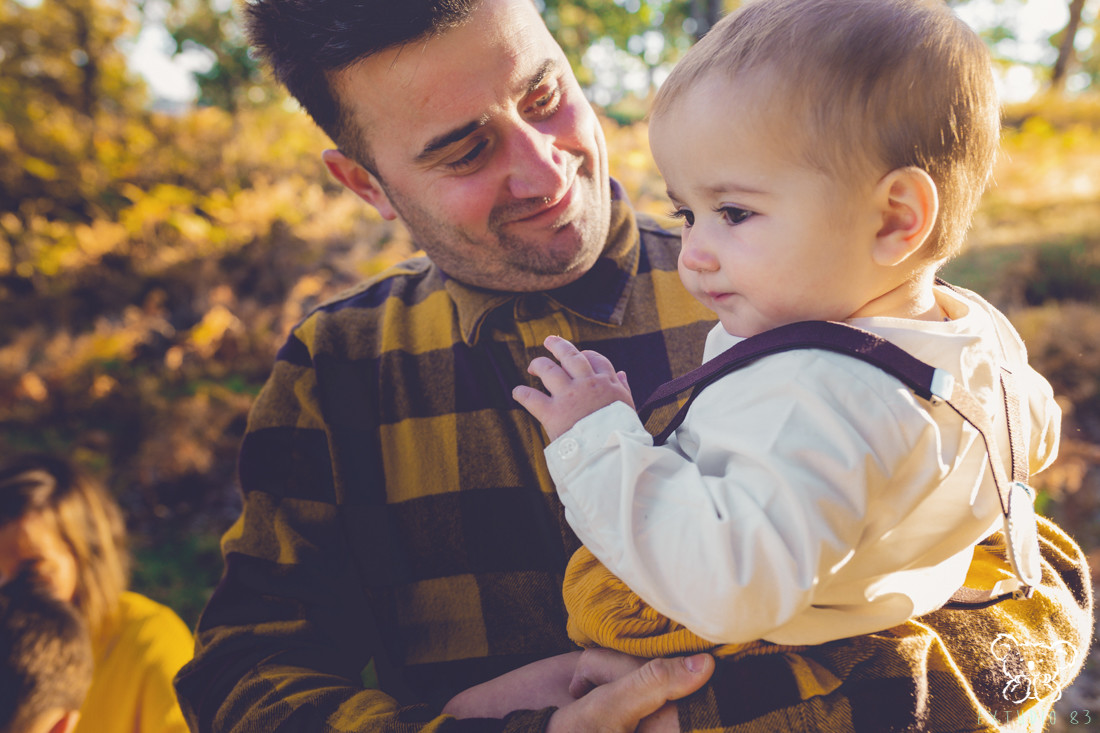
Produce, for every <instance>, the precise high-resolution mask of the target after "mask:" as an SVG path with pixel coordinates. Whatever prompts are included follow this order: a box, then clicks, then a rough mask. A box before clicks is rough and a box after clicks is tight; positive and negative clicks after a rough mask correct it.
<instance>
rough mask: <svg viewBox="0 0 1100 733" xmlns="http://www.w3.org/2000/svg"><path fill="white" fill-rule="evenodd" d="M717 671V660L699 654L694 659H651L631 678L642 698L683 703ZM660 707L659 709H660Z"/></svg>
mask: <svg viewBox="0 0 1100 733" xmlns="http://www.w3.org/2000/svg"><path fill="white" fill-rule="evenodd" d="M713 672H714V657H712V656H711V655H709V654H695V655H693V656H690V657H673V658H669V659H664V658H661V659H651V660H649V661H648V662H646V663H645V664H643V665H642V666H641V667H639V668H638V669H637V670H635V671H634V672H633V673H632V674H631V675H630V677H629V680H630V684H631V685H632V686H634V687H635V689H636V690H637V694H638V696H639V697H645V698H649V699H651V700H654V701H659V705H663V704H664V703H665V702H667V701H669V700H679V699H680V698H681V697H685V696H687V695H690V694H691V693H693V692H695V691H696V690H698V689H699V688H700V687H702V686H703V684H704V683H705V682H706V681H707V680H708V679H710V676H711V674H712V673H713ZM659 705H658V706H659Z"/></svg>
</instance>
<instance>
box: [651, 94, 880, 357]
mask: <svg viewBox="0 0 1100 733" xmlns="http://www.w3.org/2000/svg"><path fill="white" fill-rule="evenodd" d="M770 91H771V89H770V85H768V84H767V83H766V80H765V81H763V82H762V81H758V82H756V83H755V84H754V83H753V81H752V80H751V79H748V80H744V81H740V80H739V81H738V82H731V81H730V80H728V79H725V78H721V77H720V76H719V75H717V74H711V75H709V76H706V77H704V78H702V79H701V80H699V81H697V82H696V83H695V84H694V85H693V86H692V87H691V88H689V89H687V90H686V91H685V92H684V93H683V95H682V96H681V97H680V98H679V99H677V100H675V101H674V102H673V104H672V106H671V107H670V108H669V109H668V110H666V111H665V112H664V113H662V114H661V115H659V116H657V117H656V118H654V119H653V121H652V123H651V124H650V145H651V147H652V149H653V157H654V159H655V160H656V162H657V166H658V168H660V170H661V174H662V175H663V176H664V179H665V183H666V184H667V187H668V193H669V198H670V199H671V200H672V203H673V206H674V207H675V210H676V216H677V217H678V218H680V219H681V220H682V221H683V223H684V230H683V241H684V244H683V249H682V250H681V253H680V277H681V279H682V280H683V282H684V285H685V286H686V287H687V288H688V290H689V291H691V293H692V294H693V295H694V296H695V297H696V298H697V299H698V300H699V301H700V302H702V303H703V304H704V305H706V306H707V307H709V308H711V309H712V310H714V311H715V313H717V314H718V318H719V319H720V320H721V322H722V325H723V327H725V329H726V331H728V332H729V333H731V334H733V335H735V336H743V337H748V336H752V335H755V334H757V333H760V332H761V331H765V330H768V329H771V328H776V327H777V326H781V325H784V324H787V323H793V322H796V321H802V320H844V319H846V318H848V317H849V316H851V315H852V314H853V313H855V311H856V310H858V309H859V308H860V307H861V306H862V305H863V304H864V303H866V302H868V299H869V298H870V297H872V296H870V295H869V294H870V293H872V292H875V291H876V290H878V289H880V288H881V287H882V286H883V282H881V281H882V280H883V277H884V276H883V273H882V272H881V270H880V269H879V268H877V267H876V266H875V264H874V261H873V259H872V249H873V245H874V242H875V233H876V232H877V231H878V230H879V229H880V228H881V226H882V217H881V214H880V213H879V212H878V211H877V209H876V207H875V206H874V199H873V196H872V192H873V189H874V184H875V181H873V180H868V181H867V182H866V185H865V186H864V185H862V184H860V185H845V186H841V185H839V182H838V181H837V180H836V179H835V178H833V177H832V176H830V175H827V174H826V173H824V172H822V171H821V170H819V169H817V168H814V167H811V166H810V165H809V164H808V163H806V162H805V160H804V157H803V156H801V155H800V154H799V152H798V148H797V145H798V143H796V142H792V140H791V135H790V134H789V131H790V130H791V129H792V128H793V127H794V126H793V124H792V123H790V122H789V120H788V117H789V115H788V114H786V112H787V110H785V109H784V107H783V104H782V102H781V101H777V100H773V99H771V98H770V97H769V92H770ZM803 137H805V136H803Z"/></svg>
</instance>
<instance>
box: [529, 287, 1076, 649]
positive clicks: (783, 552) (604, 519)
mask: <svg viewBox="0 0 1100 733" xmlns="http://www.w3.org/2000/svg"><path fill="white" fill-rule="evenodd" d="M936 297H937V300H938V301H939V302H940V305H941V306H942V307H943V308H944V309H945V311H946V312H947V313H948V315H949V316H950V317H951V320H950V321H948V322H943V323H933V322H927V321H916V320H905V319H894V318H862V319H855V320H853V321H851V323H852V325H855V326H859V327H860V328H864V329H866V330H868V331H872V332H874V333H876V334H878V335H880V336H882V337H884V338H886V339H888V340H890V341H892V342H894V343H895V344H897V345H898V346H900V347H902V348H903V349H905V350H906V351H908V352H909V353H911V354H912V355H914V356H916V357H917V358H919V359H921V360H923V361H925V362H927V363H929V364H931V365H932V366H935V367H938V368H941V369H946V370H948V371H950V372H951V373H952V374H953V375H954V376H955V378H956V380H960V381H961V383H962V384H963V385H965V386H966V387H967V389H969V390H970V392H971V393H972V394H974V396H975V397H976V398H977V399H978V401H979V402H980V403H981V404H982V406H983V407H984V408H985V409H986V411H987V413H988V414H989V415H990V417H991V419H992V420H993V424H994V425H995V426H996V432H997V435H998V440H999V441H1000V445H1001V447H1002V448H1003V450H1002V455H1003V456H1004V457H1005V459H1006V460H1007V457H1008V455H1009V452H1008V436H1007V431H1006V430H1005V418H1004V402H1003V398H1002V395H1001V389H1000V381H999V372H998V369H999V365H1000V364H1002V363H1003V364H1005V365H1006V366H1007V367H1008V368H1009V369H1011V370H1012V371H1013V372H1014V373H1015V375H1016V384H1017V387H1018V388H1019V389H1020V391H1021V413H1022V415H1021V418H1022V425H1021V426H1020V427H1021V431H1022V434H1023V435H1024V436H1025V438H1026V440H1027V442H1028V448H1029V454H1030V455H1029V459H1030V468H1031V472H1032V473H1035V472H1037V471H1039V470H1041V469H1042V468H1044V467H1045V466H1046V465H1047V464H1048V463H1049V462H1050V461H1052V460H1053V458H1054V456H1055V454H1056V452H1057V444H1058V435H1059V427H1060V418H1061V412H1060V409H1059V407H1058V405H1057V403H1055V401H1054V398H1053V394H1052V390H1051V388H1050V385H1049V384H1048V383H1047V382H1046V380H1045V379H1043V378H1042V377H1041V376H1040V375H1038V374H1037V373H1036V372H1034V371H1033V370H1032V369H1031V368H1030V367H1028V365H1027V354H1026V351H1025V349H1024V345H1023V343H1022V342H1021V340H1020V338H1019V336H1018V335H1017V334H1016V332H1015V330H1014V329H1013V328H1012V326H1011V325H1010V324H1009V323H1008V320H1007V319H1006V318H1005V317H1004V316H1003V315H1002V314H1001V313H1000V312H998V311H997V310H996V309H995V308H993V307H992V306H991V305H989V304H988V303H987V302H986V301H984V300H982V299H981V298H980V297H978V296H977V295H975V294H973V293H969V292H965V291H964V292H961V293H960V292H953V291H950V290H948V289H946V288H937V293H936ZM738 340H739V339H737V338H735V337H733V336H730V335H729V334H727V333H726V332H725V331H724V330H722V328H721V326H720V325H719V326H717V327H715V329H714V330H713V331H712V332H711V333H710V335H709V336H708V338H707V344H706V350H705V354H704V360H706V359H710V358H713V357H714V356H715V355H717V354H719V353H721V352H722V351H724V350H725V349H727V348H728V347H729V346H731V345H733V344H734V343H736V342H737V341H738ZM546 457H547V462H548V464H549V466H550V472H551V475H552V476H553V478H554V481H555V483H556V484H557V488H558V492H559V495H560V496H561V500H562V502H563V503H564V505H565V508H566V518H567V519H568V521H569V523H570V525H571V526H572V527H573V529H574V531H575V532H576V533H577V535H578V536H579V537H580V539H581V540H582V541H583V542H584V543H585V544H586V545H587V546H588V548H589V549H590V550H591V551H592V553H593V554H594V555H595V556H596V557H597V558H598V559H599V560H600V561H601V562H603V563H604V565H606V566H607V568H608V569H609V570H611V572H613V573H614V574H615V575H617V576H618V577H619V578H621V579H622V580H623V581H624V582H625V583H626V584H627V585H628V586H630V588H631V589H633V590H634V592H636V593H637V594H638V595H639V596H641V597H642V598H643V599H644V600H645V601H647V602H648V603H649V604H650V605H651V606H653V607H654V608H655V609H656V610H658V611H660V612H661V613H663V614H665V615H666V616H668V617H669V618H672V619H674V620H676V621H678V622H680V623H682V624H683V625H684V626H686V627H687V628H688V629H690V630H691V631H693V632H695V633H696V634H697V635H699V636H701V637H703V638H705V639H708V640H710V641H714V642H717V643H736V642H745V641H751V640H754V639H765V640H768V641H772V642H775V643H779V644H818V643H822V642H825V641H830V640H833V639H839V638H844V637H849V636H856V635H860V634H865V633H870V632H873V631H879V630H882V629H886V628H890V627H892V626H895V625H897V624H899V623H901V622H903V621H905V620H906V619H908V618H911V617H913V616H917V615H920V614H922V613H926V612H928V611H931V610H933V609H935V608H938V607H939V606H941V605H942V604H943V603H944V602H945V601H946V600H947V599H948V598H949V597H950V596H951V595H952V593H954V592H955V590H957V589H958V587H959V586H960V585H962V583H963V579H964V576H965V575H966V570H967V567H968V566H969V564H970V560H971V557H972V555H973V547H974V545H975V544H976V543H977V542H979V541H980V540H981V539H982V538H983V537H985V536H986V535H988V534H989V533H990V532H991V531H993V530H994V529H997V528H999V527H1000V526H1001V512H1000V505H999V503H998V499H997V493H996V489H995V488H994V486H993V482H992V479H991V478H990V477H989V476H988V473H989V471H988V466H987V465H986V457H985V448H984V444H983V443H982V440H981V438H980V437H979V436H978V434H977V432H976V431H975V430H974V429H973V428H971V427H970V426H969V425H967V424H964V423H963V421H962V419H961V418H960V417H959V416H958V415H957V414H956V413H955V412H953V411H952V410H951V408H950V407H948V406H947V405H939V406H935V407H933V406H932V405H931V404H930V403H928V402H926V401H924V400H922V399H920V398H918V397H916V396H915V395H914V394H913V393H912V392H911V391H910V390H909V389H908V388H906V387H905V386H904V385H903V384H902V383H901V382H899V381H897V380H896V379H894V378H893V377H891V376H890V375H888V374H887V373H885V372H883V371H881V370H879V369H877V368H876V367H873V366H871V365H869V364H867V363H865V362H863V361H860V360H857V359H855V358H853V357H850V356H847V355H843V354H836V353H832V352H827V351H822V350H808V349H804V350H797V351H791V352H785V353H782V354H777V355H773V356H769V357H767V358H765V359H762V360H760V361H757V362H755V363H753V364H751V365H750V366H748V367H745V368H743V369H741V370H738V371H735V372H733V373H731V374H729V375H727V376H725V377H723V378H722V379H720V380H718V381H717V382H715V383H714V384H712V385H710V386H709V387H707V388H706V390H705V391H704V392H703V393H702V394H701V395H700V397H699V398H698V399H697V400H695V402H694V403H693V404H692V406H691V409H690V410H689V411H688V414H687V416H686V418H685V420H684V422H683V424H682V425H681V426H680V427H679V428H678V429H677V430H676V432H675V434H674V435H673V436H672V437H671V438H670V439H669V441H668V443H667V444H666V445H665V446H661V447H654V446H653V443H652V439H651V437H650V435H649V434H648V433H646V431H645V430H644V429H643V427H642V425H641V423H640V422H639V420H638V417H637V416H636V415H635V413H634V411H633V410H631V409H630V408H628V407H627V406H626V405H624V404H623V403H616V404H614V405H610V406H608V407H605V408H603V409H601V410H599V411H597V412H595V413H593V414H591V415H589V416H587V417H585V418H584V419H582V420H581V421H579V422H578V423H577V424H576V425H575V426H574V427H573V428H572V429H571V430H570V431H568V432H567V433H565V434H564V435H562V436H560V437H559V438H558V439H557V440H555V441H554V442H553V443H551V444H550V445H549V446H548V447H547V449H546ZM1007 469H1008V466H1007V465H1006V470H1007Z"/></svg>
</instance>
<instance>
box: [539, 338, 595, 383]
mask: <svg viewBox="0 0 1100 733" xmlns="http://www.w3.org/2000/svg"><path fill="white" fill-rule="evenodd" d="M542 343H543V345H544V346H545V347H546V348H547V350H548V351H549V352H550V353H551V354H553V355H554V356H555V357H556V358H557V360H558V361H559V362H561V366H562V369H564V370H565V371H566V373H567V374H569V376H571V377H587V376H589V375H591V374H592V373H593V370H592V365H591V364H589V362H588V357H586V356H585V355H584V354H582V353H581V352H580V351H578V350H577V347H576V346H574V345H573V344H572V343H571V342H569V341H567V340H565V339H563V338H562V337H561V336H547V337H546V340H545V341H543V342H542Z"/></svg>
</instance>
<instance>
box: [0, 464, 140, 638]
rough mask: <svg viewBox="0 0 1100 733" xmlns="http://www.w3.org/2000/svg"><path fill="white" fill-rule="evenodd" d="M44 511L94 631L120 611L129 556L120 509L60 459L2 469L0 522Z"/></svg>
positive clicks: (78, 601) (79, 605) (102, 490)
mask: <svg viewBox="0 0 1100 733" xmlns="http://www.w3.org/2000/svg"><path fill="white" fill-rule="evenodd" d="M35 513H41V515H42V516H43V517H45V518H47V519H48V520H49V522H50V523H51V524H52V525H53V526H54V527H55V528H56V530H57V533H58V535H59V536H60V537H61V539H62V540H63V541H64V543H65V545H66V546H67V547H68V549H69V551H70V552H72V555H73V558H74V559H75V561H76V571H77V581H76V593H75V594H74V596H73V605H74V606H75V607H76V608H77V610H78V611H80V613H81V614H82V615H83V616H84V619H85V620H86V621H87V622H88V626H89V628H90V629H91V631H92V634H93V635H97V634H99V633H100V631H101V630H102V629H103V627H104V624H105V622H106V621H107V620H108V619H109V618H110V617H111V616H112V615H114V613H115V612H116V611H117V609H118V602H119V598H120V597H121V596H122V592H123V591H124V590H126V586H127V584H128V581H129V571H130V558H129V554H128V552H127V549H126V529H125V525H124V524H123V521H122V512H121V511H120V510H119V507H118V504H116V503H115V500H114V498H113V497H111V495H110V494H108V493H107V490H106V488H104V487H103V486H101V485H100V484H99V483H98V482H97V481H94V480H92V479H91V477H89V476H87V475H85V474H83V473H81V472H79V471H78V470H77V469H76V468H75V467H74V466H72V465H71V464H69V463H68V462H67V461H64V460H62V459H60V458H56V457H53V456H43V455H29V456H23V457H21V458H18V459H16V460H14V461H12V462H11V463H9V464H8V465H6V466H4V467H3V468H0V525H3V524H6V523H7V522H10V521H13V520H18V519H21V518H23V517H27V516H30V515H31V514H35Z"/></svg>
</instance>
